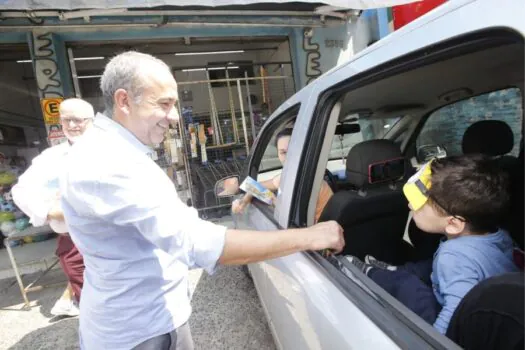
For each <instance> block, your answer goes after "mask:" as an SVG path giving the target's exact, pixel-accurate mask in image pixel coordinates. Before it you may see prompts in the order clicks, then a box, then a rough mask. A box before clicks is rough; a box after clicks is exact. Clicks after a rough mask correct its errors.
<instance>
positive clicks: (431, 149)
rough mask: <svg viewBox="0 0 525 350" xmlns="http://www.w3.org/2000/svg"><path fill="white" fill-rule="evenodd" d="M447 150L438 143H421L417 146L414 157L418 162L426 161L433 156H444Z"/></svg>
mask: <svg viewBox="0 0 525 350" xmlns="http://www.w3.org/2000/svg"><path fill="white" fill-rule="evenodd" d="M446 156H447V150H446V149H445V147H443V146H440V145H423V146H419V147H418V148H417V152H416V158H417V161H418V162H419V163H426V162H428V161H429V160H431V159H433V158H445V157H446Z"/></svg>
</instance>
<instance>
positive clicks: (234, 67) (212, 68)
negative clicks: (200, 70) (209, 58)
mask: <svg viewBox="0 0 525 350" xmlns="http://www.w3.org/2000/svg"><path fill="white" fill-rule="evenodd" d="M226 68H228V69H239V67H238V66H231V67H210V68H208V70H224V69H226Z"/></svg>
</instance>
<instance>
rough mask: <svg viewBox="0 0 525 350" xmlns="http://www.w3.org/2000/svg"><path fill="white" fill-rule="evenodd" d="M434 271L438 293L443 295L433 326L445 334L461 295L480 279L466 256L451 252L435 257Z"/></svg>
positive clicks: (461, 297)
mask: <svg viewBox="0 0 525 350" xmlns="http://www.w3.org/2000/svg"><path fill="white" fill-rule="evenodd" d="M436 259H437V262H436V271H434V273H436V276H437V279H438V283H439V285H438V293H439V294H441V295H442V296H443V299H444V303H443V308H442V309H441V312H440V313H439V315H438V317H437V319H436V322H435V323H434V328H436V329H437V330H438V331H439V332H440V333H442V334H445V333H446V332H447V329H448V325H449V323H450V320H451V318H452V316H453V315H454V311H456V308H457V307H458V305H459V303H460V302H461V300H462V299H463V297H464V296H465V295H466V294H467V293H468V292H469V291H470V290H471V289H472V288H473V287H474V286H475V285H476V284H478V283H479V281H480V276H479V275H478V273H477V271H476V270H475V269H474V268H473V266H472V265H470V264H469V259H468V257H466V256H464V255H461V256H460V255H457V254H455V253H452V252H444V253H440V254H439V256H438V257H436Z"/></svg>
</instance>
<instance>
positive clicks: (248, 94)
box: [244, 71, 257, 140]
mask: <svg viewBox="0 0 525 350" xmlns="http://www.w3.org/2000/svg"><path fill="white" fill-rule="evenodd" d="M244 78H245V79H246V80H245V83H246V96H248V111H249V112H250V123H252V136H253V140H255V138H256V137H257V133H256V132H255V122H254V120H253V106H252V99H251V93H250V83H249V82H248V72H247V71H244Z"/></svg>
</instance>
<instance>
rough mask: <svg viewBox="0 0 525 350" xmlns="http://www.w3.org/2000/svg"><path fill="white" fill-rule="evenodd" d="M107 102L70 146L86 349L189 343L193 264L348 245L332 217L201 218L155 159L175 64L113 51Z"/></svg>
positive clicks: (173, 96) (68, 209)
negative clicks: (225, 223) (303, 222)
mask: <svg viewBox="0 0 525 350" xmlns="http://www.w3.org/2000/svg"><path fill="white" fill-rule="evenodd" d="M101 89H102V94H103V97H104V102H105V106H106V111H105V113H104V114H105V115H102V114H99V115H98V116H97V118H96V121H95V124H94V127H93V128H92V129H91V130H89V131H88V132H87V133H86V134H85V135H84V137H83V138H82V139H81V140H79V142H77V143H76V144H75V146H74V147H72V149H71V151H70V153H69V155H68V163H67V169H66V171H65V172H64V175H63V177H62V178H61V183H60V185H61V191H62V195H63V197H62V204H63V208H64V214H65V218H66V222H67V224H68V226H69V232H70V234H71V237H72V238H73V241H74V242H75V244H76V245H77V247H78V248H79V250H80V251H81V253H82V255H83V256H84V261H85V265H86V270H85V274H84V277H85V278H84V289H83V295H82V300H81V304H80V307H81V310H82V312H81V315H80V346H81V348H82V349H96V350H98V349H112V350H117V349H175V348H176V349H193V342H192V340H191V333H190V331H189V327H188V325H187V321H188V319H189V317H190V314H191V306H190V299H189V295H188V294H189V293H188V277H187V276H188V269H190V268H199V267H201V268H204V269H206V270H207V271H208V272H212V271H213V270H214V268H215V266H216V265H217V263H220V264H225V265H228V264H246V263H250V262H256V261H261V260H266V259H271V258H275V257H279V256H283V255H286V254H291V253H294V252H297V251H302V250H320V249H325V248H330V249H333V250H334V251H336V252H338V251H341V249H342V248H343V246H344V239H343V236H342V229H341V227H340V226H339V225H338V224H337V223H335V222H328V223H322V224H319V225H316V226H313V227H310V228H307V229H300V230H287V231H280V232H278V231H274V232H252V231H239V230H228V229H226V228H225V227H222V226H218V225H215V224H213V223H209V222H206V221H203V220H201V219H199V217H198V215H197V211H196V210H195V209H193V208H189V207H187V206H186V205H184V204H183V203H182V202H181V201H180V199H179V198H178V196H177V192H176V190H175V187H174V185H173V183H172V182H171V180H170V179H169V178H168V177H167V176H166V174H165V173H164V172H163V171H162V169H161V168H159V167H158V166H157V165H156V164H155V162H154V161H153V160H152V159H151V158H150V156H149V154H150V153H151V152H152V150H151V148H150V146H151V145H154V144H158V143H160V142H162V140H163V139H164V135H165V133H166V131H167V130H168V127H169V124H170V122H172V121H175V120H176V119H177V117H178V115H177V109H176V103H177V98H178V96H177V85H176V82H175V80H174V78H173V75H172V73H171V71H170V68H169V67H168V66H167V65H166V64H165V63H164V62H162V61H160V60H158V59H156V58H154V57H152V56H150V55H146V54H141V53H137V52H126V53H123V54H120V55H118V56H116V57H114V58H113V59H112V60H111V61H110V62H109V63H108V65H107V66H106V69H105V71H104V74H103V76H102V78H101Z"/></svg>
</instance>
